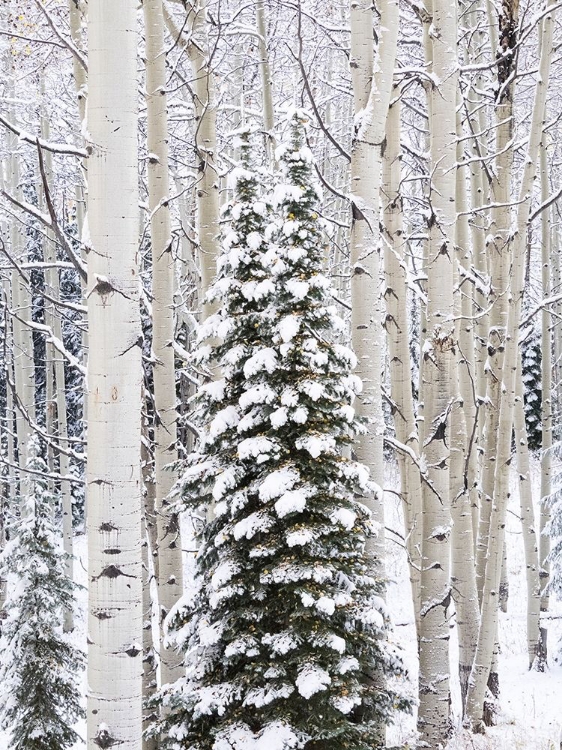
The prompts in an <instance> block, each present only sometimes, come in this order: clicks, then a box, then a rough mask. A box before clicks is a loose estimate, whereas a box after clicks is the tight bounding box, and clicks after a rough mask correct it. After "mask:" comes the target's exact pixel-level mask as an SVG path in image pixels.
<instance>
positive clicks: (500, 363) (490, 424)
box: [476, 0, 519, 599]
mask: <svg viewBox="0 0 562 750" xmlns="http://www.w3.org/2000/svg"><path fill="white" fill-rule="evenodd" d="M488 10H489V9H488ZM518 10H519V0H510V1H509V2H505V3H503V5H502V11H501V14H500V20H499V24H500V31H501V33H502V38H503V39H504V40H505V41H504V45H503V46H505V49H504V48H502V49H501V50H500V49H498V51H497V55H498V56H499V55H502V54H503V55H505V54H506V52H508V51H509V50H513V51H512V53H511V56H510V57H505V58H503V61H502V63H501V65H499V66H498V80H497V85H498V100H497V102H496V111H495V117H496V152H497V154H498V155H497V157H496V163H495V170H494V174H493V177H492V181H491V186H490V187H491V196H492V200H491V202H492V203H493V204H494V206H495V207H494V208H493V209H492V224H491V227H490V232H489V235H488V236H489V237H490V238H491V240H490V241H489V242H488V248H487V249H488V253H489V257H490V273H491V284H490V294H489V298H488V304H489V305H490V306H491V310H490V315H489V329H488V344H487V348H488V358H487V360H486V365H485V369H486V375H487V378H488V382H487V390H486V403H487V407H486V410H485V426H484V445H483V448H484V451H483V462H482V497H481V506H480V522H479V528H478V541H477V547H476V581H477V585H478V595H479V597H480V599H481V598H482V590H483V587H484V574H485V569H486V554H487V549H488V534H489V527H490V516H491V510H492V500H493V497H494V481H495V470H496V465H497V452H498V449H499V444H500V443H501V442H502V441H507V442H508V443H509V444H510V445H511V432H510V434H509V436H507V435H505V434H504V435H502V434H500V433H499V432H498V425H499V415H500V409H501V401H502V379H503V368H504V349H505V335H506V330H507V317H508V289H509V284H510V265H511V253H512V246H511V243H510V230H511V209H510V206H511V174H512V167H513V147H512V141H513V98H514V88H515V83H514V78H515V72H516V71H515V59H514V57H513V55H514V54H515V51H514V48H515V44H516V41H517V24H518ZM494 28H495V27H494ZM502 554H503V552H502Z"/></svg>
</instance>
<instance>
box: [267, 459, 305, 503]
mask: <svg viewBox="0 0 562 750" xmlns="http://www.w3.org/2000/svg"><path fill="white" fill-rule="evenodd" d="M298 481H300V474H299V472H298V471H297V470H296V469H292V468H288V467H283V468H282V469H277V470H276V471H272V472H271V474H268V475H267V477H266V478H265V479H264V480H263V482H262V483H261V485H260V488H259V496H260V499H261V500H264V501H267V500H272V499H273V498H274V497H280V496H281V495H282V494H283V493H284V492H285V491H286V490H290V489H292V488H293V487H294V486H295V484H296V483H297V482H298Z"/></svg>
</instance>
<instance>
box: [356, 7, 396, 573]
mask: <svg viewBox="0 0 562 750" xmlns="http://www.w3.org/2000/svg"><path fill="white" fill-rule="evenodd" d="M350 19H351V61H350V66H351V74H352V81H353V100H354V113H355V133H354V138H353V145H352V151H351V194H352V207H353V221H352V227H351V238H350V255H351V305H352V312H351V339H352V343H353V349H354V351H355V354H356V355H357V360H358V364H357V368H356V371H355V372H356V374H357V375H358V377H360V378H361V380H362V383H363V391H362V393H361V395H360V396H359V399H358V402H357V404H358V405H357V412H358V414H359V415H360V416H361V417H364V418H365V419H366V421H367V425H368V426H367V434H366V435H363V436H361V437H360V439H359V440H358V441H357V444H356V450H357V459H358V460H359V461H361V462H362V463H364V464H365V465H366V466H368V467H369V470H370V472H371V477H372V478H373V480H374V481H375V482H377V483H378V484H381V485H382V478H383V438H384V417H383V410H382V390H381V377H382V346H383V335H382V299H381V294H380V282H381V279H380V273H381V269H380V249H379V221H380V217H379V213H380V196H379V191H380V185H381V168H382V148H383V144H384V139H385V129H386V117H387V113H388V107H389V104H390V94H391V91H392V75H393V72H394V63H395V60H396V45H397V40H398V22H399V12H398V2H396V1H395V0H392V1H391V2H386V3H384V4H383V6H382V8H381V22H380V36H379V48H378V54H377V65H376V69H374V67H373V36H372V33H373V32H372V28H373V6H372V4H371V3H370V2H368V1H367V2H364V1H363V0H362V2H357V3H356V2H352V3H351V6H350ZM365 500H366V503H367V505H368V506H369V508H370V510H371V512H372V513H373V518H374V520H375V521H376V522H377V523H378V524H379V526H380V529H381V531H380V533H379V535H378V537H377V538H376V539H373V540H371V542H370V544H369V553H371V554H373V555H375V556H376V557H377V558H378V560H380V561H381V564H384V563H383V561H384V509H383V498H382V496H375V497H373V498H366V499H365Z"/></svg>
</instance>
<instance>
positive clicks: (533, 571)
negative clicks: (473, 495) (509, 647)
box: [513, 361, 540, 669]
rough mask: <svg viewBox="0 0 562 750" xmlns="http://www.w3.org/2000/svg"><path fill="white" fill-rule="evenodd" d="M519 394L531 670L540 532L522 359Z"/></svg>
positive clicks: (516, 415) (515, 424)
mask: <svg viewBox="0 0 562 750" xmlns="http://www.w3.org/2000/svg"><path fill="white" fill-rule="evenodd" d="M516 388H517V391H516V394H515V404H514V415H513V429H514V432H515V450H516V453H517V474H518V475H519V507H520V513H521V527H522V530H523V548H524V551H525V577H526V583H527V655H528V660H529V669H531V668H532V667H533V665H534V664H535V662H536V659H537V656H538V648H539V617H540V579H539V555H538V545H537V532H536V529H535V511H534V508H533V489H532V485H531V468H530V461H529V443H528V439H527V428H526V426H525V411H524V409H523V381H522V379H521V361H519V362H518V366H517V381H516Z"/></svg>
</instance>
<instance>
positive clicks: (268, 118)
mask: <svg viewBox="0 0 562 750" xmlns="http://www.w3.org/2000/svg"><path fill="white" fill-rule="evenodd" d="M256 23H257V27H258V34H259V41H258V50H259V55H260V70H261V80H262V107H263V129H264V130H265V147H266V151H267V156H268V160H269V163H270V164H273V161H274V156H273V155H274V152H275V135H274V128H275V115H274V110H273V76H272V75H271V64H270V61H269V49H268V44H267V23H266V17H265V6H264V2H263V0H257V2H256Z"/></svg>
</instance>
